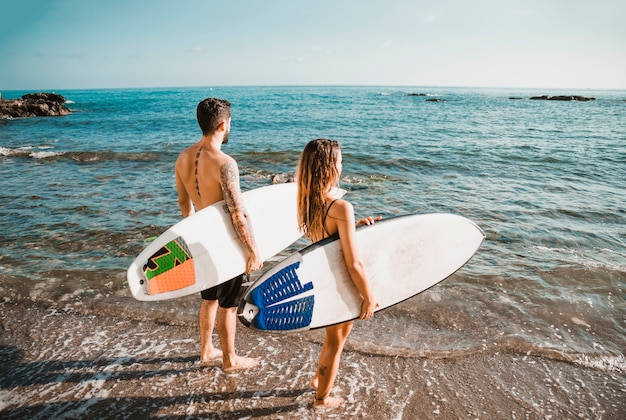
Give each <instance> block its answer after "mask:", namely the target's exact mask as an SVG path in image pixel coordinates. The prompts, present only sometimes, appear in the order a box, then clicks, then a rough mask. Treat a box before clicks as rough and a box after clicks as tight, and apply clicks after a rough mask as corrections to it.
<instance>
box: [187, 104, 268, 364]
mask: <svg viewBox="0 0 626 420" xmlns="http://www.w3.org/2000/svg"><path fill="white" fill-rule="evenodd" d="M197 117H198V124H200V128H201V129H202V138H201V139H200V141H198V142H197V143H196V144H194V145H193V146H190V147H188V148H187V149H185V150H183V151H182V152H181V154H180V156H179V157H178V160H177V161H176V188H177V190H178V205H179V206H180V210H181V212H182V213H183V217H187V216H189V215H190V214H193V213H194V211H198V210H201V209H203V208H205V207H207V206H210V205H212V204H214V203H216V202H218V201H221V200H225V202H226V206H227V207H228V211H229V213H230V215H231V219H232V223H233V227H234V228H235V231H236V232H237V235H238V236H239V239H240V240H241V242H243V244H244V245H245V247H246V248H247V250H248V252H249V256H248V262H247V268H246V274H248V273H250V272H252V271H254V270H258V269H259V268H261V267H262V266H263V261H262V260H261V257H260V255H259V251H258V249H257V246H256V243H255V240H254V235H253V232H252V229H251V225H250V219H249V217H248V214H247V212H246V208H245V206H244V202H243V199H242V197H241V190H240V189H239V169H238V167H237V162H235V160H234V159H233V158H232V157H230V156H228V155H227V154H225V153H224V152H222V150H221V147H222V144H226V143H227V142H228V134H229V133H230V102H228V101H226V100H223V99H217V98H207V99H205V100H203V101H202V102H200V103H199V104H198V109H197ZM209 234H210V232H207V235H209ZM243 278H244V275H241V276H237V277H235V278H234V279H232V280H229V281H228V282H226V283H222V284H220V285H218V286H215V287H212V288H210V289H207V290H204V291H202V293H201V294H202V304H201V305H200V313H199V320H200V344H201V352H200V362H201V363H202V364H205V365H215V364H218V363H219V360H220V359H221V360H222V369H223V370H224V371H225V372H230V371H236V370H241V369H248V368H251V367H253V366H256V365H257V364H258V363H259V359H258V358H247V357H241V356H238V355H237V354H236V353H235V331H236V326H237V306H238V305H239V300H240V298H241V293H240V291H241V290H240V289H241V284H242V282H243ZM216 324H217V333H218V336H219V339H220V343H221V347H222V350H218V349H216V348H215V347H214V346H213V340H212V333H213V328H214V327H215V325H216Z"/></svg>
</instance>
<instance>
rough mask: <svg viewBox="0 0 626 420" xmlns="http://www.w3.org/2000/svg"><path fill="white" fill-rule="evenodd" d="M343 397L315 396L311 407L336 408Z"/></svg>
mask: <svg viewBox="0 0 626 420" xmlns="http://www.w3.org/2000/svg"><path fill="white" fill-rule="evenodd" d="M343 401H344V399H343V398H335V397H326V398H322V399H318V398H315V401H314V402H313V408H315V409H324V408H338V407H341V405H342V404H343Z"/></svg>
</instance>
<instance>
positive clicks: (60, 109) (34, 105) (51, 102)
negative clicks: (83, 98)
mask: <svg viewBox="0 0 626 420" xmlns="http://www.w3.org/2000/svg"><path fill="white" fill-rule="evenodd" d="M64 103H65V98H64V97H63V96H61V95H57V94H56V93H29V94H27V95H24V96H22V98H21V99H0V119H3V118H28V117H54V116H60V115H68V114H70V113H71V112H72V111H70V110H69V109H68V108H67V107H66V106H65V105H63V104H64Z"/></svg>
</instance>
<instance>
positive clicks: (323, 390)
mask: <svg viewBox="0 0 626 420" xmlns="http://www.w3.org/2000/svg"><path fill="white" fill-rule="evenodd" d="M353 324H354V322H353V321H349V322H344V323H343V324H338V325H333V326H330V327H326V339H325V340H324V345H323V346H322V351H321V353H320V360H319V364H318V366H317V372H315V376H314V377H313V379H312V380H311V386H313V387H314V388H315V389H316V393H315V402H314V404H313V406H314V407H315V408H336V407H339V406H340V405H341V404H342V403H343V398H333V397H330V396H329V394H330V391H331V389H332V388H333V384H334V383H335V378H336V377H337V371H338V370H339V362H340V360H341V352H342V351H343V347H344V345H345V344H346V340H347V339H348V335H350V331H352V325H353Z"/></svg>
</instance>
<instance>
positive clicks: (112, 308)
mask: <svg viewBox="0 0 626 420" xmlns="http://www.w3.org/2000/svg"><path fill="white" fill-rule="evenodd" d="M24 93H29V92H21V91H20V92H17V91H3V92H2V97H3V98H5V99H9V98H16V97H19V96H21V95H22V94H24ZM56 93H59V94H61V95H63V96H64V97H65V98H66V99H67V100H68V103H67V104H66V105H67V106H68V107H69V108H70V109H71V110H72V111H73V113H72V114H71V115H69V116H65V117H46V118H33V119H16V120H0V200H1V202H2V205H1V206H0V228H1V231H2V235H1V237H0V268H1V272H0V291H1V293H2V296H3V299H4V302H5V303H15V302H18V303H19V302H22V303H24V302H28V303H32V304H37V305H39V304H40V305H42V306H44V307H48V308H56V310H61V311H71V312H75V313H81V314H87V315H97V316H101V315H104V316H111V317H118V318H120V319H124V320H128V319H136V320H142V321H145V320H153V321H158V322H162V323H167V324H173V325H178V324H184V325H194V323H196V322H197V309H198V305H199V299H200V298H199V297H198V296H190V297H187V298H182V299H175V300H169V301H161V302H156V303H145V302H138V301H135V300H134V299H133V298H132V296H131V294H130V292H129V291H128V289H127V287H126V286H125V284H124V280H125V275H126V269H127V268H128V266H129V265H130V263H131V261H132V260H133V259H134V258H135V256H136V255H137V254H138V253H139V252H140V251H141V250H142V249H143V247H145V246H146V244H147V243H148V242H149V241H150V240H151V238H153V237H155V236H157V235H159V234H160V233H162V232H163V231H165V230H166V229H167V228H168V227H169V226H171V225H173V224H174V223H176V222H177V221H178V220H180V217H181V216H180V211H179V209H178V205H177V201H176V190H175V183H174V171H173V168H174V162H175V160H176V157H177V156H178V153H179V152H180V151H181V150H182V149H183V148H184V147H186V146H188V145H190V144H192V143H194V142H196V141H197V140H199V138H200V130H199V128H198V125H197V122H196V119H195V108H196V105H197V103H198V102H199V101H201V100H202V99H204V98H206V97H209V96H215V97H221V98H225V99H228V100H230V101H231V102H232V109H231V111H232V127H231V129H232V131H231V134H230V141H229V143H228V144H227V145H225V146H224V147H223V150H224V151H225V152H226V153H228V154H230V155H232V156H233V157H234V158H235V159H236V160H237V161H238V163H239V167H240V171H241V186H242V189H243V190H248V189H252V188H257V187H261V186H264V185H269V184H270V183H272V182H276V180H284V179H287V178H289V177H290V176H292V175H293V173H294V171H295V166H296V164H297V160H298V157H299V154H300V152H301V150H302V149H303V147H304V145H305V144H306V143H307V142H308V141H309V140H312V139H314V138H318V137H326V138H331V139H335V140H338V141H339V143H340V145H341V148H342V151H343V160H344V162H343V175H342V179H341V186H342V188H344V189H346V190H347V191H348V194H347V195H346V199H348V200H349V201H351V202H352V203H353V204H354V207H355V212H356V216H357V218H358V217H364V216H368V215H381V216H383V217H391V216H397V215H402V214H409V213H432V212H448V213H455V214H459V215H462V216H465V217H467V218H469V219H471V220H472V221H474V222H475V223H477V224H478V225H479V226H480V227H481V228H482V229H483V230H484V232H485V234H486V240H485V242H484V243H483V245H482V247H481V248H480V249H479V251H478V252H477V254H476V255H475V256H474V257H473V258H472V259H471V260H470V261H469V263H468V264H466V265H465V266H464V267H463V268H462V269H461V270H459V271H458V272H457V273H455V274H454V275H453V276H451V277H450V278H448V279H446V280H445V281H443V282H442V283H440V284H439V285H437V286H435V287H433V288H432V289H429V290H428V291H426V292H424V293H422V294H420V295H418V296H416V297H414V298H412V299H410V300H408V301H406V302H403V303H401V304H399V305H397V306H395V307H393V308H390V309H388V310H385V311H382V312H379V313H377V314H376V315H375V317H374V319H372V320H371V321H368V322H367V326H366V327H365V326H360V325H359V323H358V322H357V325H356V326H355V328H354V331H353V333H352V335H351V336H350V338H349V339H348V341H349V343H350V349H352V350H354V351H357V352H359V351H360V352H363V353H365V354H368V355H380V356H389V357H404V358H407V357H408V358H415V359H417V360H439V359H458V358H463V357H470V356H475V355H488V354H503V353H506V354H513V355H516V356H519V357H520V358H523V357H527V356H529V355H533V356H536V357H540V358H541V359H542V360H548V361H555V362H565V363H567V364H570V365H574V366H578V367H580V368H585V369H593V370H594V371H597V372H602V373H604V374H607V375H617V376H618V377H620V378H622V380H623V374H624V373H625V372H626V358H625V356H624V353H625V349H626V206H625V205H624V203H625V201H626V193H625V191H626V91H608V90H607V91H582V92H579V91H575V92H573V91H556V90H546V89H544V90H539V89H534V90H533V89H527V90H526V89H487V88H484V89H479V88H449V87H445V88H444V87H441V88H440V87H389V86H383V87H376V86H371V87H335V86H329V87H283V86H279V87H274V86H263V87H203V88H200V87H198V88H159V89H111V90H67V91H63V90H61V91H56ZM572 94H575V95H582V96H585V97H594V98H596V100H594V101H588V102H578V101H571V102H570V101H547V100H531V99H530V98H531V97H532V96H536V95H551V96H555V95H572ZM432 99H438V100H439V101H431V100H432ZM306 245H307V242H306V241H305V240H301V241H298V242H297V243H296V244H294V245H292V246H291V247H290V248H289V249H287V250H285V251H284V252H283V253H281V254H280V255H278V256H277V257H275V258H273V259H272V260H270V261H268V262H267V263H266V264H265V267H266V268H267V267H270V266H271V265H272V263H273V262H276V261H277V260H279V259H280V258H282V257H284V256H286V255H288V253H289V252H292V251H294V250H296V249H298V248H302V247H304V246H306ZM257 275H258V274H257ZM239 328H240V329H244V327H243V326H240V327H239ZM268 340H269V338H268ZM420 363H421V362H420ZM339 375H340V376H341V369H340V372H339ZM622 391H623V392H626V391H624V387H623V386H622ZM621 398H622V399H623V398H624V394H623V393H622V396H621Z"/></svg>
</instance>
